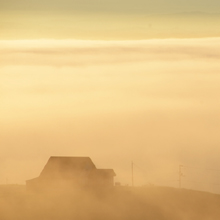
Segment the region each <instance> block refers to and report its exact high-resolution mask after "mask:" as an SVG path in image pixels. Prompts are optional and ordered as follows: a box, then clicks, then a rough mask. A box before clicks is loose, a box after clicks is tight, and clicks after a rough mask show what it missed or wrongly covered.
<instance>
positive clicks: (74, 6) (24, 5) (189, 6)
mask: <svg viewBox="0 0 220 220" xmlns="http://www.w3.org/2000/svg"><path fill="white" fill-rule="evenodd" d="M0 8H1V9H2V10H4V9H24V10H38V9H40V10H48V9H51V10H75V11H78V12H79V11H81V10H82V11H88V12H98V11H105V12H124V13H142V12H144V13H148V12H149V13H152V12H156V13H161V12H162V13H170V12H190V11H203V12H218V13H219V12H220V2H219V1H218V0H178V1H177V0H154V1H149V0H56V1H52V0H46V1H42V0H40V1H36V0H8V1H4V0H1V1H0Z"/></svg>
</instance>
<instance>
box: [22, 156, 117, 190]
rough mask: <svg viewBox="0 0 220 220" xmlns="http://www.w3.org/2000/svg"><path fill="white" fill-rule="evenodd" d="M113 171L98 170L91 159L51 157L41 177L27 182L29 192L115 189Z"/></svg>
mask: <svg viewBox="0 0 220 220" xmlns="http://www.w3.org/2000/svg"><path fill="white" fill-rule="evenodd" d="M115 175H116V174H115V172H114V170H113V169H97V168H96V166H95V164H94V163H93V162H92V160H91V159H90V158H89V157H50V159H49V160H48V162H47V164H46V165H45V167H44V169H43V170H42V172H41V174H40V176H39V177H37V178H34V179H31V180H27V181H26V186H27V189H28V190H34V191H41V190H47V189H54V188H55V189H62V188H66V187H70V189H74V188H91V189H94V188H100V187H101V188H106V187H113V185H114V176H115Z"/></svg>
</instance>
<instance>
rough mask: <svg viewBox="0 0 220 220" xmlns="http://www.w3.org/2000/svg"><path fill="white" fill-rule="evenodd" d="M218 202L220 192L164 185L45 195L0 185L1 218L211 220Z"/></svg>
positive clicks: (219, 212) (219, 216) (217, 216)
mask: <svg viewBox="0 0 220 220" xmlns="http://www.w3.org/2000/svg"><path fill="white" fill-rule="evenodd" d="M219 205H220V195H217V194H211V193H207V192H199V191H192V190H186V189H174V188H167V187H155V186H149V187H135V188H129V187H119V188H115V189H114V190H112V191H110V192H96V193H94V192H93V193H92V192H85V191H81V192H79V191H77V192H71V193H70V192H66V193H62V194H50V195H49V194H48V195H45V194H33V193H28V192H26V190H25V186H19V185H13V186H0V219H2V220H11V219H13V220H14V219H16V220H20V219H22V220H38V219H39V220H50V219H53V220H61V219H62V220H70V219H71V220H73V219H77V220H81V219H82V220H84V219H86V220H87V219H89V220H91V219H94V220H99V219H100V220H117V219H118V220H123V219H126V220H133V219H135V220H142V219H143V220H146V219H149V220H154V219H155V220H174V219H175V220H177V219H178V220H190V219H193V220H195V219H200V220H203V219H204V220H206V219H212V220H214V219H220V209H219Z"/></svg>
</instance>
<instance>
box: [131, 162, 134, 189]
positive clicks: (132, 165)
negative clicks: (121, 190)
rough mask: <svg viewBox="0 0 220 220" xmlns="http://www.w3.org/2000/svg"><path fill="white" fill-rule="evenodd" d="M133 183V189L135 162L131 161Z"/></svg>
mask: <svg viewBox="0 0 220 220" xmlns="http://www.w3.org/2000/svg"><path fill="white" fill-rule="evenodd" d="M131 183H132V187H133V186H134V164H133V161H131Z"/></svg>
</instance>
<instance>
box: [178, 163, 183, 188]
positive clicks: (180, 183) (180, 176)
mask: <svg viewBox="0 0 220 220" xmlns="http://www.w3.org/2000/svg"><path fill="white" fill-rule="evenodd" d="M182 168H183V165H179V188H180V189H181V187H182V177H183V172H182Z"/></svg>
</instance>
